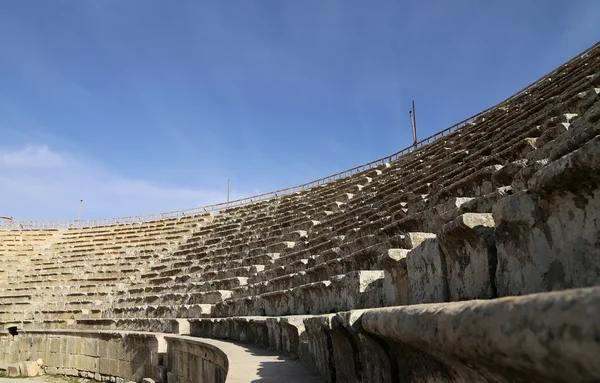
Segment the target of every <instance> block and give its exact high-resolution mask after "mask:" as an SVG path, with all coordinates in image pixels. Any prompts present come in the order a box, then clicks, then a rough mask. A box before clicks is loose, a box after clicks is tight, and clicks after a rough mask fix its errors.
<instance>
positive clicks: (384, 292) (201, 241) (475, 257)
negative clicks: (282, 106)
mask: <svg viewBox="0 0 600 383" xmlns="http://www.w3.org/2000/svg"><path fill="white" fill-rule="evenodd" d="M599 175H600V46H599V45H596V46H594V47H593V48H591V49H590V50H588V51H586V52H585V53H584V54H582V55H578V56H577V57H575V58H574V59H573V60H571V61H570V62H568V63H566V64H564V65H562V66H561V67H559V68H558V69H556V70H555V71H553V72H552V73H550V74H549V75H547V76H546V77H544V78H543V79H542V80H541V81H539V82H536V83H535V85H533V86H531V87H530V88H528V89H527V91H526V92H521V93H519V94H517V95H516V96H514V97H512V98H510V99H508V100H507V101H506V102H503V103H501V104H500V105H498V106H497V107H495V108H493V109H491V110H490V111H488V112H486V113H485V114H483V115H481V116H479V117H477V118H476V119H474V120H473V121H472V122H470V123H469V124H467V126H465V127H463V128H461V129H460V130H458V131H456V132H454V133H452V134H450V135H447V136H443V137H441V138H439V139H437V140H435V141H433V142H431V143H430V144H428V145H425V146H423V147H420V148H418V149H416V150H414V151H412V152H410V153H408V154H406V155H403V156H401V157H400V158H398V159H397V160H395V161H392V162H388V163H384V164H382V165H380V166H378V167H377V168H373V169H370V170H367V171H363V172H359V173H356V174H353V175H352V176H349V177H347V178H344V179H340V180H336V181H333V182H329V183H327V184H324V185H321V186H318V187H314V188H312V189H309V190H303V191H299V192H297V193H294V194H290V195H286V196H283V197H278V198H274V199H271V200H268V201H261V202H257V203H253V204H250V205H247V206H243V207H237V208H231V209H228V210H224V211H221V212H220V213H219V214H204V215H196V216H182V217H180V218H170V219H164V220H157V221H152V222H140V223H135V224H123V225H113V226H104V227H93V228H77V229H68V230H67V229H61V230H21V231H19V230H15V231H0V324H2V326H3V327H4V329H5V330H6V331H4V332H0V371H7V372H8V371H9V368H10V373H11V374H17V373H19V374H21V373H22V372H23V371H27V373H29V372H31V374H35V372H36V369H35V366H33V364H30V365H29V364H24V363H26V362H32V361H34V360H37V359H38V358H39V359H42V360H43V362H42V365H41V366H40V367H41V369H40V372H41V371H44V372H46V373H64V374H67V375H73V376H81V377H86V378H92V379H96V380H101V381H106V382H112V383H126V382H128V381H136V382H142V381H145V382H146V383H152V382H154V383H166V382H171V383H173V382H186V383H190V382H200V381H211V382H212V381H215V382H222V381H225V380H227V379H229V381H244V379H247V380H246V381H249V380H252V379H254V380H256V379H275V380H277V379H279V381H290V382H291V381H293V380H292V378H293V379H296V380H298V381H318V380H319V379H321V380H324V381H326V382H394V381H405V382H442V381H450V382H471V381H482V382H515V381H522V382H549V381H556V382H575V381H581V382H593V381H599V380H600V368H599V364H598V362H597V355H600V337H599V336H598V334H600V242H599V240H598V239H599V238H600V216H599V214H600V213H599V211H600V176H599ZM200 338H202V339H200ZM211 339H212V340H211ZM217 339H218V340H217ZM232 341H235V342H241V343H236V344H233V343H227V342H232ZM244 344H252V345H246V346H244ZM256 347H270V348H272V349H274V350H277V351H278V352H280V353H281V354H284V355H286V358H288V359H285V362H283V363H271V362H272V360H271V359H268V358H266V359H261V357H262V356H261V355H259V354H260V353H259V352H258V351H256V350H257V348H256ZM291 359H296V360H295V361H292V360H291ZM282 360H284V359H282ZM300 361H301V362H302V363H304V365H301V364H300ZM232 366H235V367H233V368H232ZM240 366H242V367H240ZM286 366H288V368H287V369H286ZM29 370H30V371H29ZM290 371H292V372H290ZM311 371H312V372H311ZM290 374H291V375H290ZM315 374H319V376H320V378H317V377H316V375H315ZM202 377H203V379H204V380H202ZM251 377H252V378H251Z"/></svg>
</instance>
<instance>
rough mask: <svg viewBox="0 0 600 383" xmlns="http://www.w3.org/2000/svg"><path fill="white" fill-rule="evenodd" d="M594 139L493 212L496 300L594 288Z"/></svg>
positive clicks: (597, 163)
mask: <svg viewBox="0 0 600 383" xmlns="http://www.w3.org/2000/svg"><path fill="white" fill-rule="evenodd" d="M598 169H600V137H596V138H594V139H593V140H591V141H590V142H588V143H587V144H586V145H584V146H582V147H581V148H580V149H578V150H576V151H574V152H572V153H570V154H568V155H567V156H564V157H562V158H560V159H558V160H556V161H554V162H552V163H551V164H549V165H548V166H546V167H544V168H542V169H540V170H539V171H538V172H537V173H535V174H533V175H532V177H531V178H530V179H529V181H528V188H529V190H524V191H521V192H519V193H517V194H514V195H512V196H509V197H507V198H504V199H502V200H500V201H499V202H498V203H497V204H496V205H495V206H494V210H493V216H494V221H495V222H496V230H495V242H496V248H497V257H498V268H497V271H496V287H497V289H498V295H499V296H508V295H522V294H529V293H535V292H542V291H552V290H562V289H567V288H574V287H585V286H593V285H598V284H600V246H598V238H600V173H599V172H598Z"/></svg>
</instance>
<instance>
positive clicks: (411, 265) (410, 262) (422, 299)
mask: <svg viewBox="0 0 600 383" xmlns="http://www.w3.org/2000/svg"><path fill="white" fill-rule="evenodd" d="M406 268H407V272H408V301H409V304H417V303H432V302H447V301H448V282H447V279H446V278H447V276H446V261H445V258H444V256H443V254H442V251H441V249H440V245H439V240H438V238H428V239H426V240H424V241H423V242H422V243H421V244H420V245H419V246H417V247H415V248H414V249H412V250H411V251H409V252H408V253H407V255H406Z"/></svg>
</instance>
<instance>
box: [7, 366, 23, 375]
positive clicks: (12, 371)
mask: <svg viewBox="0 0 600 383" xmlns="http://www.w3.org/2000/svg"><path fill="white" fill-rule="evenodd" d="M6 372H7V374H8V376H10V377H15V376H21V365H20V364H11V365H9V366H8V367H7V368H6Z"/></svg>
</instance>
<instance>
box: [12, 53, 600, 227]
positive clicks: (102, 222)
mask: <svg viewBox="0 0 600 383" xmlns="http://www.w3.org/2000/svg"><path fill="white" fill-rule="evenodd" d="M598 47H600V42H599V43H596V44H594V45H593V46H591V47H590V48H588V49H586V50H585V51H584V52H582V53H580V54H579V55H577V56H576V57H574V58H573V59H571V60H570V61H568V62H567V63H565V64H563V65H561V66H560V67H559V68H558V69H555V70H553V71H552V72H550V73H548V74H546V75H545V76H542V77H541V78H539V79H538V80H537V81H535V82H533V83H531V84H530V85H528V86H526V87H525V88H523V89H521V90H520V91H519V92H517V93H515V94H514V95H512V96H510V97H509V98H507V99H505V100H504V101H501V102H499V103H498V104H496V105H494V106H492V107H489V108H487V109H486V110H484V111H482V112H479V113H477V114H475V115H473V116H471V117H469V118H467V119H465V120H463V121H460V122H458V123H456V124H454V125H452V126H451V127H449V128H446V129H444V130H442V131H441V132H438V133H435V134H433V135H431V136H429V137H427V138H425V139H422V140H420V141H419V142H417V143H416V144H415V145H412V146H409V147H407V148H404V149H402V150H400V151H398V152H396V153H393V154H391V155H389V156H386V157H382V158H379V159H377V160H374V161H371V162H369V163H366V164H363V165H359V166H356V167H354V168H351V169H348V170H344V171H342V172H339V173H336V174H332V175H330V176H327V177H323V178H319V179H318V180H314V181H311V182H307V183H305V184H301V185H297V186H292V187H289V188H285V189H280V190H276V191H271V192H267V193H263V194H258V195H255V196H251V197H245V198H241V199H238V200H234V201H229V202H222V203H218V204H214V205H207V206H202V207H196V208H192V209H186V210H178V211H171V212H167V213H159V214H146V215H138V216H128V217H119V218H103V219H94V220H60V221H56V220H49V221H48V220H46V221H41V220H40V221H35V220H34V221H13V220H9V221H0V230H48V229H71V228H91V227H100V226H112V225H122V224H136V223H143V222H150V221H157V220H163V219H169V218H182V217H189V216H195V215H202V214H210V213H213V214H215V213H218V212H220V211H223V210H227V209H231V208H237V207H242V206H246V205H250V204H253V203H256V202H261V201H266V200H270V199H273V198H278V197H282V196H285V195H289V194H292V193H296V192H300V191H305V190H309V189H312V188H314V187H316V186H320V185H324V184H327V183H329V182H333V181H337V180H340V179H344V178H347V177H350V176H352V175H354V174H357V173H360V172H363V171H365V170H369V169H372V168H375V167H377V166H381V165H383V164H385V163H390V162H393V161H396V160H398V159H399V158H400V157H402V156H404V155H407V154H409V153H412V152H414V151H415V150H417V149H420V148H422V147H423V146H425V145H427V144H430V143H432V142H434V141H436V140H438V139H440V138H442V137H445V136H448V135H449V134H452V133H454V132H456V131H458V130H460V129H462V128H464V127H465V126H466V125H468V124H469V123H472V122H474V121H475V120H476V119H477V118H479V117H482V116H484V115H486V114H488V113H489V112H491V111H493V110H495V109H497V108H499V107H501V106H502V105H504V104H507V103H509V102H511V101H513V100H515V99H516V98H518V97H520V96H522V95H523V94H525V93H527V92H529V91H530V90H531V89H532V88H534V87H536V86H537V85H538V84H540V83H541V82H543V81H545V80H546V79H548V78H549V77H551V76H552V75H554V74H556V73H558V72H559V71H561V70H563V68H564V67H565V66H568V65H571V64H574V63H576V62H577V61H579V60H582V59H584V58H585V57H586V56H587V55H588V54H589V53H590V52H591V51H593V50H595V49H597V48H598Z"/></svg>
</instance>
